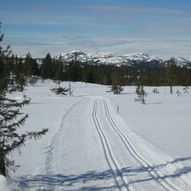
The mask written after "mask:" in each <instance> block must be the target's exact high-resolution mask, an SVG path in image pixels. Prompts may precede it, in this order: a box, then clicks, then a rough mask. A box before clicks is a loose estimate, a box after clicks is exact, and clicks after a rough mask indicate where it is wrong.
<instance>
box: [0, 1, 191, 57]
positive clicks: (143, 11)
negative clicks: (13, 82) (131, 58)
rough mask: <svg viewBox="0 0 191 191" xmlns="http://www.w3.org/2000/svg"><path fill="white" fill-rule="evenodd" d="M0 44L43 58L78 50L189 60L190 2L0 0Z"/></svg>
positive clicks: (190, 32)
mask: <svg viewBox="0 0 191 191" xmlns="http://www.w3.org/2000/svg"><path fill="white" fill-rule="evenodd" d="M0 21H1V22H2V24H3V25H2V31H3V32H4V33H5V41H4V42H5V43H6V44H10V45H11V47H12V49H13V52H14V53H16V54H19V55H25V54H26V53H27V52H28V51H30V52H31V54H32V55H33V56H40V57H41V56H45V55H46V53H47V52H50V53H51V54H52V55H59V54H60V53H64V52H68V51H72V50H81V51H85V52H87V53H91V52H113V53H122V54H128V53H136V52H145V53H149V54H151V55H156V56H159V57H165V58H168V57H170V56H183V57H185V58H188V59H191V1H190V0H181V1H180V0H158V1H157V0H115V1H114V0H67V1H66V0H1V3H0Z"/></svg>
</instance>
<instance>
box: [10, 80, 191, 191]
mask: <svg viewBox="0 0 191 191" xmlns="http://www.w3.org/2000/svg"><path fill="white" fill-rule="evenodd" d="M62 86H63V87H66V86H68V83H67V82H65V83H62ZM54 87H56V84H55V83H53V82H51V81H45V82H44V83H42V82H39V83H38V84H37V85H35V86H29V87H27V90H26V94H27V96H29V97H31V98H32V100H31V104H30V105H29V106H27V107H25V108H24V111H25V112H27V113H29V116H30V117H29V119H28V120H27V122H26V124H25V126H24V127H23V128H22V129H25V128H26V129H27V130H31V129H32V130H39V129H41V128H49V132H48V134H47V135H46V136H44V137H43V138H42V139H41V140H39V141H28V143H27V144H26V146H25V147H23V149H22V154H21V155H18V154H17V153H14V154H13V156H11V157H13V158H14V159H16V163H17V164H19V165H21V167H20V168H19V169H18V170H17V172H16V173H14V174H13V176H14V179H15V180H16V181H17V182H16V183H15V184H13V186H12V187H13V188H12V190H26V191H36V190H46V191H48V190H49V191H50V190H66V191H69V190H127V191H153V190H156V191H165V190H166V191H189V190H191V147H190V145H191V139H190V135H191V127H190V124H191V118H190V114H191V89H190V90H189V91H190V93H187V94H186V93H184V92H183V90H182V87H174V92H176V91H177V90H179V91H181V92H182V93H181V94H180V95H179V96H177V95H176V93H174V94H173V95H170V94H169V88H168V87H159V88H158V90H159V92H160V93H159V94H154V93H152V90H153V87H146V92H147V93H148V95H147V97H146V105H141V104H140V102H135V101H134V99H135V98H136V95H135V87H125V88H124V92H123V94H122V95H113V94H112V93H111V92H107V91H108V90H109V86H102V85H97V84H85V83H80V82H79V83H72V89H73V93H74V96H71V97H69V96H56V95H54V94H53V93H52V92H51V91H50V88H54ZM20 97H21V95H19V94H17V95H15V98H17V99H20ZM117 106H119V113H117ZM16 185H17V186H16Z"/></svg>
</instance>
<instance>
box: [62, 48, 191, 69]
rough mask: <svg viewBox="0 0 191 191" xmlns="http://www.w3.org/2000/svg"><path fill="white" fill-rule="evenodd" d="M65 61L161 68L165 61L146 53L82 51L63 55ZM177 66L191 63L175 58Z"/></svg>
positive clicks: (190, 66)
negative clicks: (94, 52)
mask: <svg viewBox="0 0 191 191" xmlns="http://www.w3.org/2000/svg"><path fill="white" fill-rule="evenodd" d="M61 58H62V60H63V61H66V62H69V61H72V60H78V61H80V62H84V63H91V64H111V65H117V66H121V65H127V66H134V65H136V64H142V65H143V64H147V66H148V64H150V65H149V66H155V67H156V66H160V65H161V64H162V63H163V62H164V60H163V59H160V58H158V57H154V56H150V55H148V54H145V53H137V54H124V55H120V54H113V53H97V54H86V53H84V52H82V51H72V52H69V53H65V54H61ZM174 59H175V61H176V63H177V66H180V67H188V68H191V62H190V61H189V60H187V59H185V58H183V57H176V58H174Z"/></svg>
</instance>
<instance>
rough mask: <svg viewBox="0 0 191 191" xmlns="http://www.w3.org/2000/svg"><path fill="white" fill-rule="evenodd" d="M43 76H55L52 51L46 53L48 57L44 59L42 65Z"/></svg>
mask: <svg viewBox="0 0 191 191" xmlns="http://www.w3.org/2000/svg"><path fill="white" fill-rule="evenodd" d="M41 76H42V78H44V79H46V78H50V79H52V77H53V66H52V58H51V55H50V53H48V54H47V55H46V57H45V58H44V59H43V62H42V65H41Z"/></svg>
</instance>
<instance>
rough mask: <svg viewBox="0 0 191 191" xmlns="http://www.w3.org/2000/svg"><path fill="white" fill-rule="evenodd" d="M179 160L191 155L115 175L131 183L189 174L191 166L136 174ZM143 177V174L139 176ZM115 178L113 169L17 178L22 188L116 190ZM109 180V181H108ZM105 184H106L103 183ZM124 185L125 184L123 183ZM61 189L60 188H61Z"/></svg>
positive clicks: (82, 190)
mask: <svg viewBox="0 0 191 191" xmlns="http://www.w3.org/2000/svg"><path fill="white" fill-rule="evenodd" d="M179 162H190V163H191V157H187V158H177V159H175V160H173V161H171V162H166V163H164V164H160V165H155V166H149V167H143V166H140V167H136V168H134V167H127V168H122V169H120V170H117V171H116V172H115V176H123V177H125V176H126V177H127V178H128V177H129V179H131V180H129V183H128V185H127V186H129V185H130V184H139V183H143V182H148V181H155V180H164V179H170V178H176V177H179V176H181V175H183V174H187V173H190V172H191V166H188V167H183V168H181V169H177V171H175V172H174V173H173V174H170V173H168V174H164V175H163V176H157V177H155V178H154V177H151V176H149V175H148V177H145V178H137V177H136V176H137V175H138V174H139V173H144V172H147V171H152V170H155V171H157V169H161V168H164V169H165V167H166V166H167V165H170V164H177V163H179ZM138 177H141V176H138ZM112 180H113V172H112V170H106V171H103V172H97V171H89V172H86V173H83V174H80V175H67V176H66V175H64V174H50V175H35V176H23V177H20V178H19V179H18V180H17V184H18V187H19V188H21V189H22V190H25V189H27V190H28V189H29V188H31V189H32V188H33V189H34V188H37V189H36V190H37V191H41V190H45V191H53V190H55V188H58V187H59V188H61V190H78V191H94V190H116V189H117V188H118V186H117V185H115V184H114V181H113V182H112ZM107 181H109V182H107ZM103 184H104V185H103ZM121 186H123V185H121ZM59 190H60V189H59Z"/></svg>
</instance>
